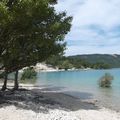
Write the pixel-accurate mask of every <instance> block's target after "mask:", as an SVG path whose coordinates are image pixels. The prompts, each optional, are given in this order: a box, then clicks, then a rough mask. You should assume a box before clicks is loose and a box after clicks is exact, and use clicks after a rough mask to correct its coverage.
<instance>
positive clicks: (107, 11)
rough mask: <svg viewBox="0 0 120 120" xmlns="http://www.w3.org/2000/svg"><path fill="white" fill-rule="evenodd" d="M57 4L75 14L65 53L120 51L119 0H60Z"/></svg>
mask: <svg viewBox="0 0 120 120" xmlns="http://www.w3.org/2000/svg"><path fill="white" fill-rule="evenodd" d="M55 8H56V10H57V11H58V12H59V11H66V12H67V15H70V16H73V21H72V28H71V31H70V32H69V33H68V34H67V35H66V37H65V40H66V41H67V49H66V51H65V52H66V55H77V54H96V53H99V54H120V0H58V4H57V5H56V6H55Z"/></svg>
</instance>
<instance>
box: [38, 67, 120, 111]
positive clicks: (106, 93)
mask: <svg viewBox="0 0 120 120" xmlns="http://www.w3.org/2000/svg"><path fill="white" fill-rule="evenodd" d="M105 73H110V74H111V75H112V76H113V77H114V80H113V81H112V87H111V88H106V89H105V88H100V87H99V85H98V82H99V79H100V78H101V77H102V76H103V75H104V74H105ZM37 85H45V86H47V87H49V90H58V91H62V92H64V93H67V94H70V95H73V96H75V97H79V98H81V99H93V98H94V99H98V100H99V104H100V105H102V106H104V107H108V108H113V109H115V110H120V104H119V103H120V69H111V70H87V71H83V70H79V71H62V72H42V73H38V77H37Z"/></svg>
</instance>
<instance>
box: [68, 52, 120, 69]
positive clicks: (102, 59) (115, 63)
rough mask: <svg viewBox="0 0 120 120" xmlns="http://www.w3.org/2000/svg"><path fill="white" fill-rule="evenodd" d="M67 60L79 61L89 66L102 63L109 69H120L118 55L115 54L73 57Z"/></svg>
mask: <svg viewBox="0 0 120 120" xmlns="http://www.w3.org/2000/svg"><path fill="white" fill-rule="evenodd" d="M68 58H72V59H80V60H83V61H86V62H88V63H91V64H96V63H104V64H108V65H109V66H110V67H111V68H120V55H117V54H111V55H110V54H90V55H75V56H69V57H68Z"/></svg>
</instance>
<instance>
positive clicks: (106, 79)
mask: <svg viewBox="0 0 120 120" xmlns="http://www.w3.org/2000/svg"><path fill="white" fill-rule="evenodd" d="M113 79H114V78H113V76H111V75H110V74H109V73H105V75H104V76H103V77H101V78H100V80H99V86H100V87H107V88H108V87H111V84H112V80H113Z"/></svg>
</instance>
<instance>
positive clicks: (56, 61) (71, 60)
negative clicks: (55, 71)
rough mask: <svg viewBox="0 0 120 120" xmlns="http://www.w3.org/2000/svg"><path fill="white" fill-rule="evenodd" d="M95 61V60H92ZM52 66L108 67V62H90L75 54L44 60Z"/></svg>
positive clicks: (77, 67) (66, 67) (65, 67)
mask: <svg viewBox="0 0 120 120" xmlns="http://www.w3.org/2000/svg"><path fill="white" fill-rule="evenodd" d="M94 61H95V60H94ZM46 63H47V64H50V65H52V66H54V67H58V68H60V69H66V70H67V69H72V68H76V69H80V68H93V69H108V68H110V67H109V65H108V64H105V63H102V62H98V63H97V62H96V63H90V62H88V61H87V60H84V59H81V58H79V57H77V56H74V57H64V56H54V57H51V58H49V59H48V60H47V61H46Z"/></svg>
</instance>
